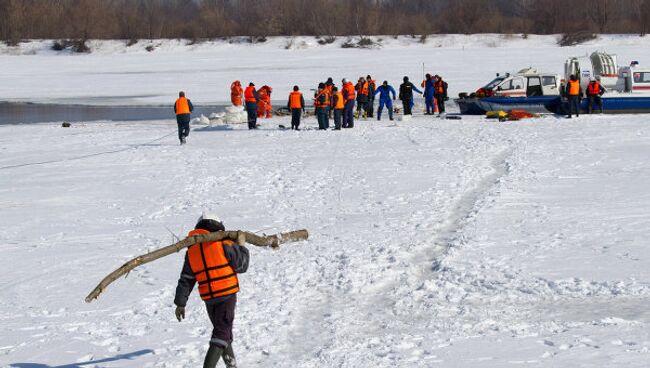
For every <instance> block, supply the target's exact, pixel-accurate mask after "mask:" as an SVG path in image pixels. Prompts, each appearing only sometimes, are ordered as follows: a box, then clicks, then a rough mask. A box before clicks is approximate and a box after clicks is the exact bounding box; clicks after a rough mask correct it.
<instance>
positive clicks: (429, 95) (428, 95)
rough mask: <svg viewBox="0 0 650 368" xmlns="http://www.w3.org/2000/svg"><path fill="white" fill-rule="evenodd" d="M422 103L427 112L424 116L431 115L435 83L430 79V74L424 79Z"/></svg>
mask: <svg viewBox="0 0 650 368" xmlns="http://www.w3.org/2000/svg"><path fill="white" fill-rule="evenodd" d="M422 87H424V102H425V103H426V105H427V112H426V113H425V115H433V113H434V112H435V108H434V101H435V93H436V92H435V91H436V89H435V81H434V80H433V78H432V77H431V74H427V75H426V78H425V79H424V85H423V86H422Z"/></svg>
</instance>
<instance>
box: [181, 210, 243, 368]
mask: <svg viewBox="0 0 650 368" xmlns="http://www.w3.org/2000/svg"><path fill="white" fill-rule="evenodd" d="M224 230H225V228H224V226H223V223H222V222H221V220H219V218H218V217H217V216H215V215H213V214H209V213H203V215H201V217H199V220H198V222H197V223H196V226H194V230H192V231H190V233H189V234H188V237H189V236H194V235H205V234H209V233H212V232H217V231H224ZM248 262H249V254H248V249H246V248H245V247H244V246H243V244H235V243H234V242H233V241H231V240H222V241H214V242H209V243H198V244H194V245H192V246H190V247H189V248H188V249H187V252H186V253H185V261H184V263H183V269H182V271H181V276H180V278H179V279H178V285H177V286H176V295H175V297H174V304H175V305H176V311H175V314H176V318H177V319H178V321H179V322H181V321H182V320H183V319H184V318H185V306H186V305H187V299H188V298H189V296H190V293H191V292H192V289H194V285H195V284H196V283H197V282H198V289H199V294H200V295H201V299H203V301H204V302H205V306H206V308H207V311H208V316H209V317H210V321H211V322H212V327H213V330H212V336H211V338H210V346H209V348H208V352H207V354H206V355H205V360H204V362H203V368H214V367H216V366H217V363H218V362H219V359H220V358H222V357H223V361H224V363H226V367H228V368H236V366H237V363H236V361H235V353H234V351H233V347H232V343H233V335H232V327H233V320H234V318H235V307H236V305H237V292H239V281H238V279H237V274H240V273H244V272H246V271H247V270H248Z"/></svg>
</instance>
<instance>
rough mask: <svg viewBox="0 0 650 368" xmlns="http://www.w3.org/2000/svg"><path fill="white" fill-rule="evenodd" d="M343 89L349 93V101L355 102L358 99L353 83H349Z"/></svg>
mask: <svg viewBox="0 0 650 368" xmlns="http://www.w3.org/2000/svg"><path fill="white" fill-rule="evenodd" d="M343 88H345V90H346V91H347V93H348V101H354V100H355V99H356V98H357V96H356V94H355V90H354V86H353V85H352V82H347V83H346V84H345V85H343Z"/></svg>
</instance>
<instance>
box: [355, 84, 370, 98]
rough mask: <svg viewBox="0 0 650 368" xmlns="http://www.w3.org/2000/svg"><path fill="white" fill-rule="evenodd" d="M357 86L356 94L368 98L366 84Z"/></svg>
mask: <svg viewBox="0 0 650 368" xmlns="http://www.w3.org/2000/svg"><path fill="white" fill-rule="evenodd" d="M357 86H359V87H358V89H357V93H358V94H360V95H364V96H368V82H363V84H361V85H359V84H357Z"/></svg>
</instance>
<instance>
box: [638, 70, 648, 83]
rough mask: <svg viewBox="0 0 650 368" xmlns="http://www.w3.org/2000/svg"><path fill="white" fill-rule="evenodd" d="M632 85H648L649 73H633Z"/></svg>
mask: <svg viewBox="0 0 650 368" xmlns="http://www.w3.org/2000/svg"><path fill="white" fill-rule="evenodd" d="M634 83H650V73H648V72H643V73H641V72H636V73H634Z"/></svg>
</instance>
